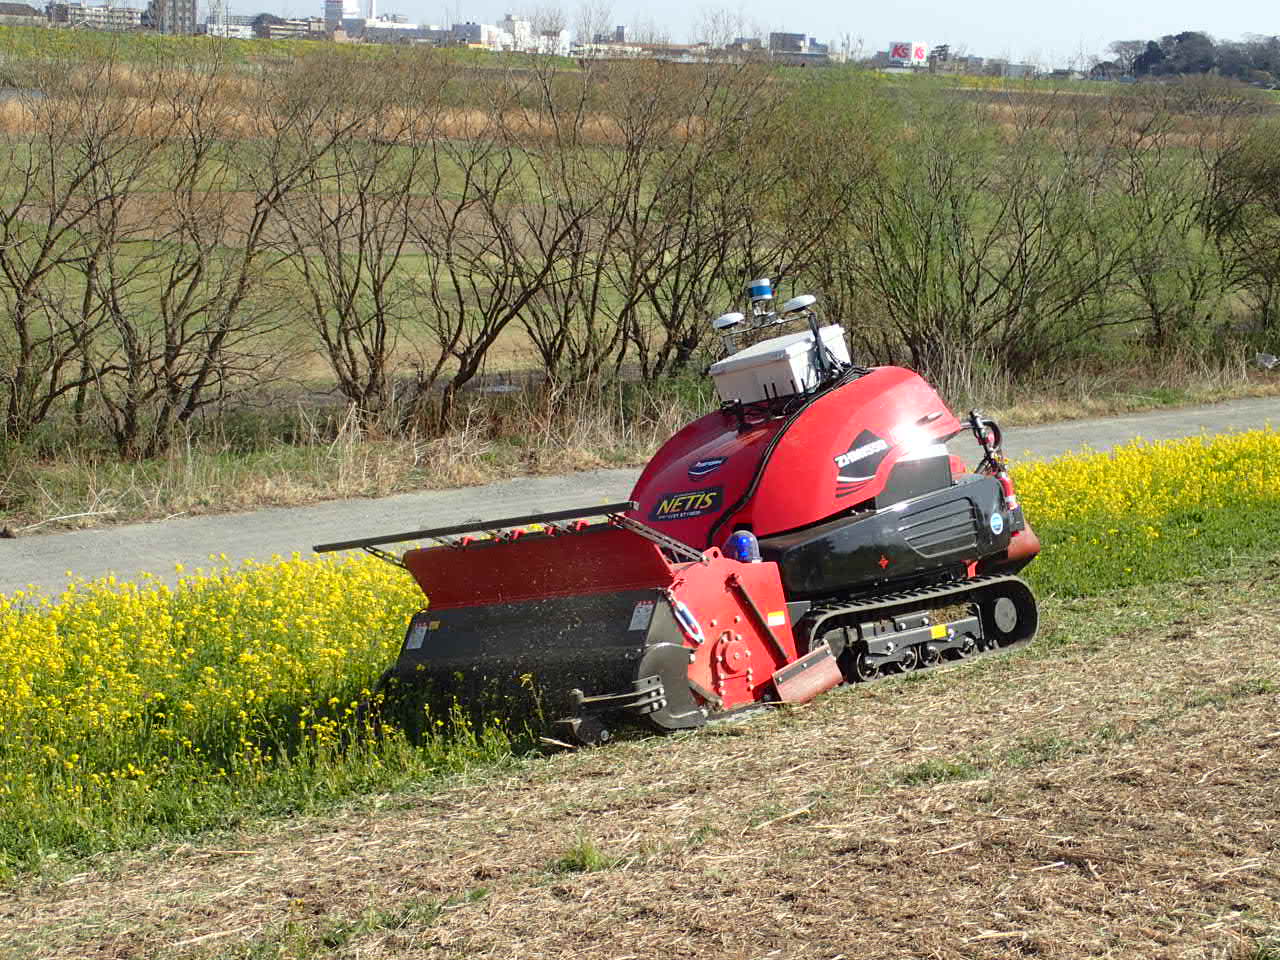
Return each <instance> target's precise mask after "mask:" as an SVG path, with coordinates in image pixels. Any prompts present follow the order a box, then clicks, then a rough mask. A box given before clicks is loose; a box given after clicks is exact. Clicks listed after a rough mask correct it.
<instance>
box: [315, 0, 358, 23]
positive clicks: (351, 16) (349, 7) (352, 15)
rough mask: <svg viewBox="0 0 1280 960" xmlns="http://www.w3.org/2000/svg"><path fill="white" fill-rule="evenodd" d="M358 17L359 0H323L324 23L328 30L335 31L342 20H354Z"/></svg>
mask: <svg viewBox="0 0 1280 960" xmlns="http://www.w3.org/2000/svg"><path fill="white" fill-rule="evenodd" d="M359 16H360V3H359V0H324V22H325V24H326V25H327V26H328V28H329V29H330V30H335V29H337V28H338V27H339V26H341V24H342V21H344V20H355V19H357V18H358V17H359Z"/></svg>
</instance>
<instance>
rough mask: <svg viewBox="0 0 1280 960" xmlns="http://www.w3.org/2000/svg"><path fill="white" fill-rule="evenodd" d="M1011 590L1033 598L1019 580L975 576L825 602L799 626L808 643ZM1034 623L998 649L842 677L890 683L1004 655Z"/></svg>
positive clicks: (1018, 644) (1028, 639)
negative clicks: (845, 627)
mask: <svg viewBox="0 0 1280 960" xmlns="http://www.w3.org/2000/svg"><path fill="white" fill-rule="evenodd" d="M1006 585H1007V586H1010V587H1015V588H1016V589H1018V590H1021V591H1025V592H1026V596H1027V597H1028V598H1031V597H1033V594H1032V593H1031V588H1030V587H1029V586H1028V585H1027V583H1026V581H1024V580H1023V579H1022V578H1020V577H1015V576H1011V575H995V576H986V577H975V578H973V579H970V580H957V581H953V582H951V583H945V584H941V585H938V586H932V587H921V588H919V589H915V590H906V591H902V592H900V593H891V594H885V595H882V596H878V597H871V598H868V599H866V600H860V601H851V602H844V603H841V602H835V603H832V602H827V603H820V604H815V605H814V607H813V608H812V609H810V610H809V612H808V613H806V614H805V615H804V617H803V618H802V619H801V621H800V624H799V625H800V626H801V628H802V630H803V632H804V634H805V636H806V638H807V639H808V640H809V642H810V643H812V642H813V641H814V639H815V638H820V637H822V636H823V635H824V634H825V633H826V632H827V631H828V630H831V629H833V628H838V627H839V626H843V625H846V624H848V625H854V624H856V623H858V622H862V621H865V620H867V619H880V618H883V617H887V616H891V615H894V614H899V613H909V612H913V611H915V610H918V609H920V608H921V607H922V606H926V605H930V604H935V603H937V602H938V601H942V602H944V603H945V602H948V601H951V602H964V601H970V602H975V601H976V600H977V596H976V595H980V594H983V593H988V592H999V589H1000V587H1001V586H1006ZM1036 626H1037V624H1036V623H1035V622H1034V621H1033V623H1032V625H1031V628H1030V631H1029V632H1028V633H1027V635H1026V636H1023V637H1018V638H1017V639H1014V640H1012V641H1009V642H1006V643H1001V644H1000V645H999V646H990V647H987V648H985V649H984V648H981V647H979V648H978V649H977V650H975V651H974V652H973V653H971V654H969V655H967V656H965V657H963V658H961V659H959V660H954V659H943V660H942V661H940V662H938V663H934V664H925V663H923V662H919V663H917V665H916V666H915V667H913V668H912V669H910V670H907V671H905V672H903V673H885V672H883V671H881V672H879V673H878V675H876V676H874V677H870V678H867V679H862V678H856V677H854V678H851V677H848V676H846V678H845V679H846V682H847V683H874V682H878V681H880V680H892V679H895V678H897V677H899V676H906V675H908V674H913V673H924V672H926V671H929V670H938V669H941V668H943V667H948V666H958V665H959V664H960V663H965V662H969V661H972V660H976V659H978V658H979V657H985V656H988V655H990V654H995V653H1006V652H1010V651H1012V650H1016V649H1018V648H1020V647H1023V646H1025V645H1026V644H1029V643H1030V642H1031V641H1032V640H1033V639H1034V638H1035V629H1036Z"/></svg>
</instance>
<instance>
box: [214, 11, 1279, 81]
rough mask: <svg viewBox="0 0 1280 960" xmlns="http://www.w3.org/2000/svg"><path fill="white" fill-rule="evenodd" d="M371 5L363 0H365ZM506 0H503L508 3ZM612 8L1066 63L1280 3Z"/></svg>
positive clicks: (661, 22)
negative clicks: (712, 14) (713, 16)
mask: <svg viewBox="0 0 1280 960" xmlns="http://www.w3.org/2000/svg"><path fill="white" fill-rule="evenodd" d="M229 2H230V3H231V5H232V8H233V12H235V13H256V12H258V11H259V10H263V9H266V10H271V11H273V12H276V13H284V14H288V15H290V16H308V15H310V16H318V15H320V14H321V7H322V5H323V0H314V2H312V0H257V2H254V0H229ZM362 2H364V3H367V0H362ZM504 3H505V4H507V5H504ZM591 3H592V5H593V6H595V7H603V8H605V9H606V10H608V13H609V16H608V17H607V18H606V19H607V20H608V21H609V22H611V23H622V24H627V25H629V26H633V25H636V24H642V23H652V24H654V25H656V26H658V27H660V28H662V29H665V30H667V31H668V32H669V33H670V35H671V38H672V39H673V40H676V41H681V40H689V39H693V38H694V37H695V36H696V35H697V32H698V26H699V23H700V22H702V21H703V19H704V17H705V15H706V13H707V12H708V11H724V12H727V13H728V14H729V15H730V17H731V18H733V19H737V20H740V21H741V22H742V23H743V24H744V25H745V26H746V27H747V28H748V30H749V32H755V31H752V30H751V28H752V27H755V28H757V29H758V30H763V31H768V30H785V31H788V32H792V33H802V32H803V33H808V34H809V35H810V36H814V37H817V38H818V39H819V40H823V41H831V40H838V39H839V38H840V37H842V36H843V35H844V34H850V35H851V36H852V37H853V38H854V41H855V43H856V42H857V40H858V39H861V41H862V45H863V50H864V51H865V52H867V53H872V52H874V51H876V50H883V49H885V48H886V47H887V46H888V44H889V42H890V41H892V40H920V41H924V42H926V43H929V44H938V43H949V44H950V45H951V47H952V49H953V50H955V51H958V52H967V53H971V54H974V55H976V56H986V57H997V56H998V57H1009V58H1011V59H1015V60H1022V59H1031V60H1034V61H1036V62H1039V63H1042V64H1045V65H1052V66H1062V65H1066V64H1068V63H1070V62H1073V61H1077V60H1080V59H1082V56H1083V57H1086V58H1087V57H1088V56H1089V55H1090V54H1101V53H1103V51H1104V50H1105V48H1106V46H1107V44H1108V43H1110V42H1111V41H1112V40H1133V39H1144V40H1145V39H1150V38H1153V37H1160V36H1162V35H1164V34H1167V33H1178V32H1180V31H1182V30H1202V31H1204V32H1206V33H1209V34H1211V35H1212V36H1214V37H1216V38H1218V39H1224V40H1238V39H1241V38H1242V37H1243V36H1244V35H1245V34H1247V33H1261V34H1268V35H1269V34H1280V4H1277V3H1275V2H1271V3H1264V2H1262V0H1224V2H1220V3H1205V2H1204V0H1200V2H1196V3H1192V2H1190V0H1064V2H1056V3H1044V2H1037V0H1021V2H1015V0H977V2H974V0H969V2H949V3H942V2H938V0H934V2H927V0H897V2H892V3H866V4H857V5H852V4H848V3H843V2H840V0H743V2H732V3H699V2H697V0H694V2H687V0H649V2H648V3H643V2H637V0H612V2H610V0H591ZM557 5H558V6H559V7H560V9H562V10H563V11H564V13H565V14H566V17H567V19H568V21H569V24H570V26H571V27H572V26H573V24H574V22H575V21H577V20H578V19H579V8H580V5H581V0H560V2H559V4H557V3H556V0H550V2H548V0H534V2H533V3H532V5H529V4H525V5H523V6H522V5H520V3H519V2H518V0H378V10H379V12H388V13H402V14H405V15H406V16H408V17H409V18H410V19H411V20H413V21H415V22H430V23H442V22H444V23H447V22H451V21H454V20H463V21H465V20H476V21H479V22H482V23H496V22H497V21H498V20H500V19H501V18H502V15H503V14H504V13H506V12H507V11H508V10H509V9H510V10H511V12H514V13H521V12H524V13H530V12H532V11H533V10H535V9H538V8H540V7H547V6H557Z"/></svg>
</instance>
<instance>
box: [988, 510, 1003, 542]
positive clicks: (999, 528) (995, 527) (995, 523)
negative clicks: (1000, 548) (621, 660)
mask: <svg viewBox="0 0 1280 960" xmlns="http://www.w3.org/2000/svg"><path fill="white" fill-rule="evenodd" d="M991 532H992V533H994V534H995V535H996V536H997V537H998V536H1000V534H1002V533H1004V517H1002V516H1000V514H998V513H993V514H992V515H991Z"/></svg>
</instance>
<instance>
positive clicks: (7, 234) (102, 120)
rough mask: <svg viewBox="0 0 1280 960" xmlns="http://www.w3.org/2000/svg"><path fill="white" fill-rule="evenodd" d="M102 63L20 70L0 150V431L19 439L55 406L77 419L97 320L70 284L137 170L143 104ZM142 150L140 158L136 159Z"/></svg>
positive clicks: (86, 297) (116, 71) (95, 251)
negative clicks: (72, 404) (22, 77)
mask: <svg viewBox="0 0 1280 960" xmlns="http://www.w3.org/2000/svg"><path fill="white" fill-rule="evenodd" d="M126 73H127V71H124V70H122V69H121V68H120V66H119V65H118V64H115V63H113V62H111V61H110V60H96V61H88V62H77V63H75V64H70V63H67V62H62V61H48V62H42V63H39V64H35V65H33V66H32V67H31V68H30V80H29V81H28V82H29V83H30V84H31V88H30V91H29V92H27V93H24V94H22V95H20V97H19V100H18V102H19V104H20V113H19V124H20V125H21V128H20V129H19V130H18V131H15V132H14V133H12V134H11V135H10V136H9V138H8V140H9V142H8V144H7V145H6V146H7V149H4V150H0V305H2V307H3V314H4V322H3V326H2V327H0V388H2V389H3V401H4V407H5V409H4V429H5V433H6V434H7V435H8V436H10V437H14V438H21V437H24V436H26V435H28V434H29V433H30V432H31V431H32V430H33V429H34V428H35V427H36V426H38V425H39V424H40V423H42V422H43V421H44V420H46V418H48V417H49V416H50V414H51V413H52V412H53V410H54V409H55V408H56V406H57V405H58V404H59V403H60V401H62V400H63V399H64V398H66V397H68V396H73V397H75V399H76V407H77V410H79V411H81V412H82V411H83V401H84V393H85V390H86V388H87V387H88V385H89V384H90V383H91V382H92V381H93V379H94V371H93V369H92V367H91V365H90V364H89V363H88V362H87V354H88V351H89V349H90V345H91V343H92V341H93V340H94V338H95V336H96V335H97V334H98V333H99V331H100V329H101V327H102V325H103V322H104V317H103V314H102V313H101V311H100V310H98V309H96V307H95V305H94V304H93V302H92V299H93V298H92V290H91V289H89V288H87V287H86V286H85V285H84V284H83V283H81V282H79V280H78V279H77V277H78V275H79V274H80V272H81V271H83V270H84V269H85V268H86V266H87V265H90V264H92V263H94V262H95V260H96V259H97V258H100V257H101V256H102V255H103V253H104V250H103V247H102V244H101V242H99V238H98V237H95V229H96V227H97V226H98V225H100V224H102V223H110V222H112V221H113V220H115V219H117V218H118V217H119V215H120V212H121V210H122V206H123V203H124V201H125V197H126V195H127V194H128V193H130V192H131V191H132V188H133V186H134V185H135V184H136V181H137V177H138V175H139V172H140V169H141V167H140V164H143V163H145V160H144V157H143V155H142V154H140V153H139V151H138V142H139V138H138V131H139V126H140V124H141V123H143V122H144V121H143V119H142V118H141V116H140V113H139V108H141V111H142V112H143V113H145V106H146V105H145V103H142V104H138V103H135V102H132V101H131V100H130V99H129V98H128V94H129V93H130V92H132V91H131V90H130V89H128V88H127V84H126V78H125V74H126ZM145 152H146V150H145V149H144V150H143V152H142V153H143V154H145Z"/></svg>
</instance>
